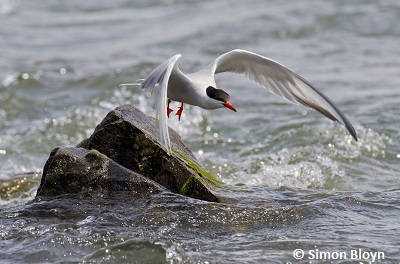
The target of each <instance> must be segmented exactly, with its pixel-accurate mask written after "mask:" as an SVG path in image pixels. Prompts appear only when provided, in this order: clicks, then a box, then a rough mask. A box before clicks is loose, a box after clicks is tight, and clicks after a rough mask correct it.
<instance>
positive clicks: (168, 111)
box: [167, 99, 174, 118]
mask: <svg viewBox="0 0 400 264" xmlns="http://www.w3.org/2000/svg"><path fill="white" fill-rule="evenodd" d="M170 103H171V100H169V99H168V106H167V116H168V118H169V115H170V114H171V112H172V111H174V110H172V109H171V108H170V107H169V104H170Z"/></svg>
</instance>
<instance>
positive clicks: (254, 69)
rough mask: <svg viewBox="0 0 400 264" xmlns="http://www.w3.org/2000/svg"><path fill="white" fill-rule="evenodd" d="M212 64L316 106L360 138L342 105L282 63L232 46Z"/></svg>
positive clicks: (219, 71) (217, 71) (212, 66)
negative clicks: (336, 103) (342, 110)
mask: <svg viewBox="0 0 400 264" xmlns="http://www.w3.org/2000/svg"><path fill="white" fill-rule="evenodd" d="M209 67H211V69H212V70H213V71H214V73H215V74H217V73H221V72H233V73H238V74H243V75H244V76H245V77H247V78H248V79H250V80H253V81H255V82H257V83H259V84H261V85H262V86H264V87H265V88H267V89H268V90H269V91H270V92H272V93H273V94H275V95H278V96H281V97H283V98H286V99H288V100H290V101H292V102H294V103H297V104H299V103H300V104H302V105H305V106H308V107H310V108H313V109H315V110H317V111H318V112H320V113H321V114H323V115H325V116H326V117H328V118H330V119H332V120H334V121H338V122H339V123H341V124H342V125H344V126H345V127H346V128H347V130H349V132H350V134H351V135H352V136H353V137H354V139H355V140H356V141H357V134H356V132H355V130H354V128H353V125H352V124H351V123H350V121H349V120H348V119H347V118H346V116H345V115H344V114H343V113H342V112H341V111H340V110H339V108H338V107H337V106H336V105H335V104H334V103H333V102H332V101H331V100H330V99H329V98H328V97H327V96H326V95H325V94H323V93H322V92H321V91H320V90H318V89H317V88H315V87H313V86H312V85H311V84H310V83H309V82H308V81H306V80H305V79H304V78H303V77H301V76H299V75H298V74H296V73H294V72H292V71H291V70H289V69H288V68H286V67H285V66H283V65H282V64H280V63H278V62H276V61H274V60H271V59H269V58H266V57H263V56H261V55H258V54H256V53H253V52H249V51H246V50H240V49H236V50H232V51H230V52H227V53H225V54H222V55H221V56H219V57H218V58H217V59H216V60H215V61H214V62H213V63H212V64H211V65H210V66H209Z"/></svg>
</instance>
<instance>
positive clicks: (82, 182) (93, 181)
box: [36, 147, 165, 197]
mask: <svg viewBox="0 0 400 264" xmlns="http://www.w3.org/2000/svg"><path fill="white" fill-rule="evenodd" d="M93 191H95V192H101V193H107V192H112V191H129V192H130V193H131V194H132V195H149V194H152V193H158V192H161V191H165V188H163V187H162V186H160V185H159V184H157V183H155V182H154V181H152V180H149V179H147V178H146V177H144V176H143V175H140V174H138V173H135V172H133V171H131V170H128V169H126V168H124V167H122V166H121V165H119V164H117V163H116V162H115V161H113V160H111V159H109V158H108V157H107V156H105V155H103V154H101V153H100V152H97V151H89V150H87V149H83V148H67V147H63V148H56V149H54V150H53V151H52V152H51V154H50V157H49V159H48V160H47V162H46V165H45V166H44V170H43V176H42V180H41V183H40V186H39V189H38V191H37V195H36V196H42V197H46V196H58V195H63V194H67V193H81V192H93Z"/></svg>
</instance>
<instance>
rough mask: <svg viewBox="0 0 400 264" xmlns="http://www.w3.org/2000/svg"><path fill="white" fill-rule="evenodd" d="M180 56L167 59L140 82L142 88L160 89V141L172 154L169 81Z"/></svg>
mask: <svg viewBox="0 0 400 264" xmlns="http://www.w3.org/2000/svg"><path fill="white" fill-rule="evenodd" d="M180 57H181V55H180V54H177V55H175V56H173V57H171V58H170V59H168V60H167V61H165V62H164V63H163V64H161V65H160V66H158V67H157V68H155V69H154V70H153V71H152V72H151V73H150V74H149V75H148V76H147V77H146V79H144V80H143V82H142V83H141V84H140V87H141V88H142V89H151V90H152V92H153V91H154V89H155V88H157V89H158V90H159V91H158V98H157V119H158V120H159V127H160V141H161V145H162V146H163V147H164V148H165V150H166V151H167V153H168V154H171V142H170V140H169V132H168V118H167V100H168V98H167V94H168V81H169V78H170V76H171V72H172V70H173V68H174V67H175V65H176V62H177V61H178V59H179V58H180Z"/></svg>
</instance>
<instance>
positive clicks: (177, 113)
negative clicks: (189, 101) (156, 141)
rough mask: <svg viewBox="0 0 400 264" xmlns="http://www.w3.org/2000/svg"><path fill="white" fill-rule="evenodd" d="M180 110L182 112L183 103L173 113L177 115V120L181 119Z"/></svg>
mask: <svg viewBox="0 0 400 264" xmlns="http://www.w3.org/2000/svg"><path fill="white" fill-rule="evenodd" d="M182 112H183V103H182V104H181V106H180V107H179V109H178V111H177V112H176V114H175V115H177V116H178V118H179V121H180V120H181V115H182Z"/></svg>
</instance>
